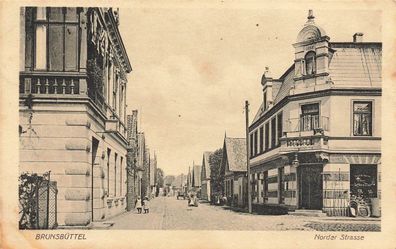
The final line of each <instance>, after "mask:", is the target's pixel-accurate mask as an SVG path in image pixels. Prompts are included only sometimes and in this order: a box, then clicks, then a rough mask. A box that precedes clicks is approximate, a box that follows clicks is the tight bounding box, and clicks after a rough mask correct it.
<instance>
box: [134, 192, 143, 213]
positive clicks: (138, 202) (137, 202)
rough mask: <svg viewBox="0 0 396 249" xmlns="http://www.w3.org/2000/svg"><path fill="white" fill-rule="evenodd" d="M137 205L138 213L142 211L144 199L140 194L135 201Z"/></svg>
mask: <svg viewBox="0 0 396 249" xmlns="http://www.w3.org/2000/svg"><path fill="white" fill-rule="evenodd" d="M135 207H136V209H137V211H138V214H141V213H142V199H140V196H138V197H137V199H136V201H135Z"/></svg>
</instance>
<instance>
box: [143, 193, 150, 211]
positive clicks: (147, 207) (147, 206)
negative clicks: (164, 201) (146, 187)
mask: <svg viewBox="0 0 396 249" xmlns="http://www.w3.org/2000/svg"><path fill="white" fill-rule="evenodd" d="M143 208H144V213H145V214H148V213H149V212H150V201H149V198H148V197H147V196H146V197H145V198H144V201H143Z"/></svg>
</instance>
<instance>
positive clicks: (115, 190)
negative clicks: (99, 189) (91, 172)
mask: <svg viewBox="0 0 396 249" xmlns="http://www.w3.org/2000/svg"><path fill="white" fill-rule="evenodd" d="M117 156H118V155H117V153H114V196H117Z"/></svg>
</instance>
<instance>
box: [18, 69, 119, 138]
mask: <svg viewBox="0 0 396 249" xmlns="http://www.w3.org/2000/svg"><path fill="white" fill-rule="evenodd" d="M87 81H88V79H87V74H85V73H79V72H50V71H41V72H37V71H35V72H20V74H19V94H20V97H22V98H23V97H27V96H28V95H29V94H33V95H34V97H35V98H37V97H38V98H56V99H58V98H60V99H61V98H76V99H78V98H89V99H91V101H92V102H93V103H94V104H95V106H96V107H97V108H98V109H99V110H100V111H101V112H102V113H103V115H105V116H106V117H107V121H106V124H105V125H106V130H108V131H109V132H119V133H120V134H121V135H122V136H123V137H124V138H125V137H126V133H127V129H126V127H125V125H124V123H123V122H122V121H121V120H120V118H119V117H118V116H117V114H116V113H115V111H113V110H112V109H111V107H110V106H108V104H107V103H106V99H105V98H104V96H103V94H102V93H101V92H100V91H98V90H96V89H88V85H87ZM91 85H92V84H91Z"/></svg>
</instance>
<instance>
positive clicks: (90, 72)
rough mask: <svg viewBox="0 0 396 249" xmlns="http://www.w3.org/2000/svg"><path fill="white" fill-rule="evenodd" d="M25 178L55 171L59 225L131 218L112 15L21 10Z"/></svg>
mask: <svg viewBox="0 0 396 249" xmlns="http://www.w3.org/2000/svg"><path fill="white" fill-rule="evenodd" d="M20 17H21V38H20V41H21V43H20V48H21V53H20V54H21V58H20V60H21V63H20V82H19V117H20V125H19V130H20V172H21V173H22V172H34V173H38V174H42V173H44V172H48V171H51V180H53V181H55V182H56V184H57V188H58V194H57V203H56V206H57V209H56V215H57V223H58V224H59V225H60V226H86V225H88V224H89V223H90V222H92V221H102V220H106V219H108V218H109V217H112V216H114V215H116V214H119V213H121V212H124V211H125V207H126V201H125V197H126V192H127V190H126V184H125V180H126V154H127V151H126V147H127V140H126V125H125V123H126V119H125V117H126V115H125V110H126V104H125V103H126V89H127V74H128V73H130V72H131V71H132V68H131V65H130V62H129V59H128V56H127V53H126V51H125V48H124V44H123V42H122V38H121V34H120V32H119V30H118V25H119V13H118V9H114V8H55V7H50V8H49V7H37V8H36V7H26V8H21V15H20Z"/></svg>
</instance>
